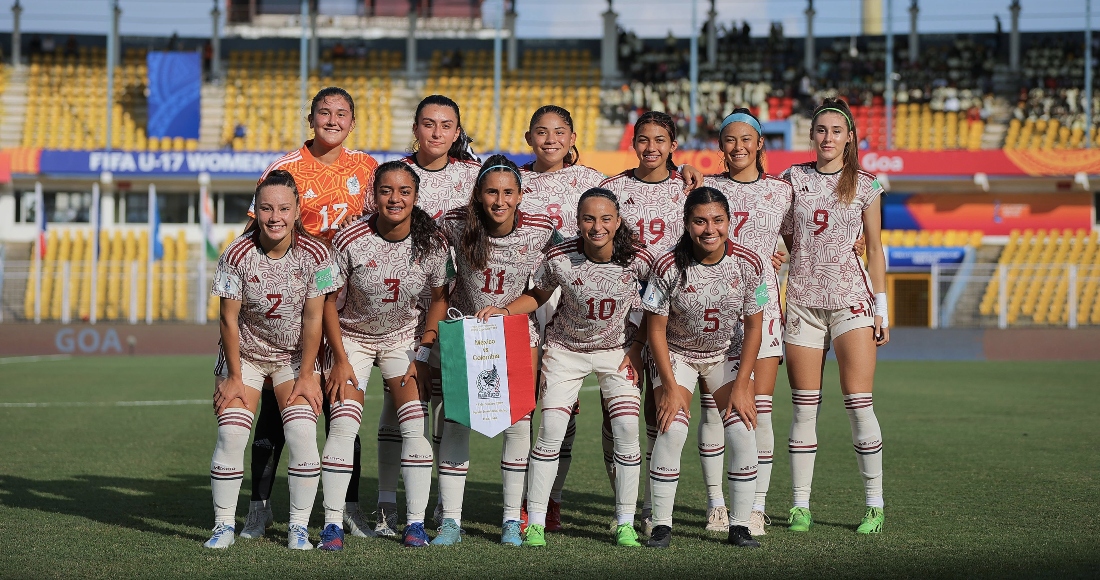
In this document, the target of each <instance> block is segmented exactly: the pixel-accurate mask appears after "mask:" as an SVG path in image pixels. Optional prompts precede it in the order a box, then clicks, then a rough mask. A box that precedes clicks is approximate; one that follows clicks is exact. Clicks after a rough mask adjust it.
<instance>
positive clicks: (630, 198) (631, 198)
mask: <svg viewBox="0 0 1100 580" xmlns="http://www.w3.org/2000/svg"><path fill="white" fill-rule="evenodd" d="M623 203H629V204H630V205H634V198H633V197H628V198H626V201H624V202H623Z"/></svg>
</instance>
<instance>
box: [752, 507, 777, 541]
mask: <svg viewBox="0 0 1100 580" xmlns="http://www.w3.org/2000/svg"><path fill="white" fill-rule="evenodd" d="M770 525H772V519H771V518H769V517H768V514H766V513H764V512H762V511H760V510H752V515H750V516H749V533H750V534H752V535H754V536H766V535H768V532H767V530H765V529H764V526H770Z"/></svg>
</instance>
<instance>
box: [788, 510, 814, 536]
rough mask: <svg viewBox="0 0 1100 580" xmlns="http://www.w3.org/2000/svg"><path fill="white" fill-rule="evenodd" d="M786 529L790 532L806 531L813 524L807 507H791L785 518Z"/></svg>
mask: <svg viewBox="0 0 1100 580" xmlns="http://www.w3.org/2000/svg"><path fill="white" fill-rule="evenodd" d="M787 523H788V524H789V526H788V527H787V529H788V530H790V531H792V532H808V531H810V528H812V527H813V525H814V518H813V516H812V515H810V510H809V509H807V508H800V507H796V508H791V515H790V517H789V518H787Z"/></svg>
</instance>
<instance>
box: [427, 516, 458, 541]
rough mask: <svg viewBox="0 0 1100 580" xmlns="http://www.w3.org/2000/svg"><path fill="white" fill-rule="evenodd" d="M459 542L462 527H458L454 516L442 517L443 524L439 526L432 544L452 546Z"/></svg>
mask: <svg viewBox="0 0 1100 580" xmlns="http://www.w3.org/2000/svg"><path fill="white" fill-rule="evenodd" d="M460 542H462V528H460V527H458V522H456V521H455V520H454V518H443V525H441V526H439V531H438V532H437V533H436V534H435V539H434V540H432V545H433V546H453V545H455V544H458V543H460Z"/></svg>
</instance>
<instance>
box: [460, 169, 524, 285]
mask: <svg viewBox="0 0 1100 580" xmlns="http://www.w3.org/2000/svg"><path fill="white" fill-rule="evenodd" d="M498 172H503V173H507V174H509V175H512V176H513V177H514V178H515V180H516V191H517V192H518V191H520V182H519V168H518V167H516V164H515V163H513V162H512V160H511V159H508V158H507V157H505V156H503V155H500V154H497V155H493V156H491V157H489V158H488V159H486V160H485V163H484V164H482V166H481V171H479V172H478V174H477V181H476V182H475V183H474V189H473V191H472V192H471V193H470V202H469V203H468V204H467V205H466V223H465V227H464V228H463V230H462V247H460V248H456V250H457V251H459V252H462V257H463V258H465V259H466V263H467V264H469V265H470V266H471V267H472V268H473V269H475V270H481V269H482V268H484V267H485V264H486V263H487V262H488V261H489V234H488V232H486V231H485V230H486V228H487V225H486V223H487V222H488V221H489V218H488V216H486V215H485V208H484V207H482V204H481V202H480V201H479V200H478V194H480V193H481V184H482V181H484V179H485V176H486V175H488V174H490V173H498ZM516 211H519V210H518V208H517V210H516Z"/></svg>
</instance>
